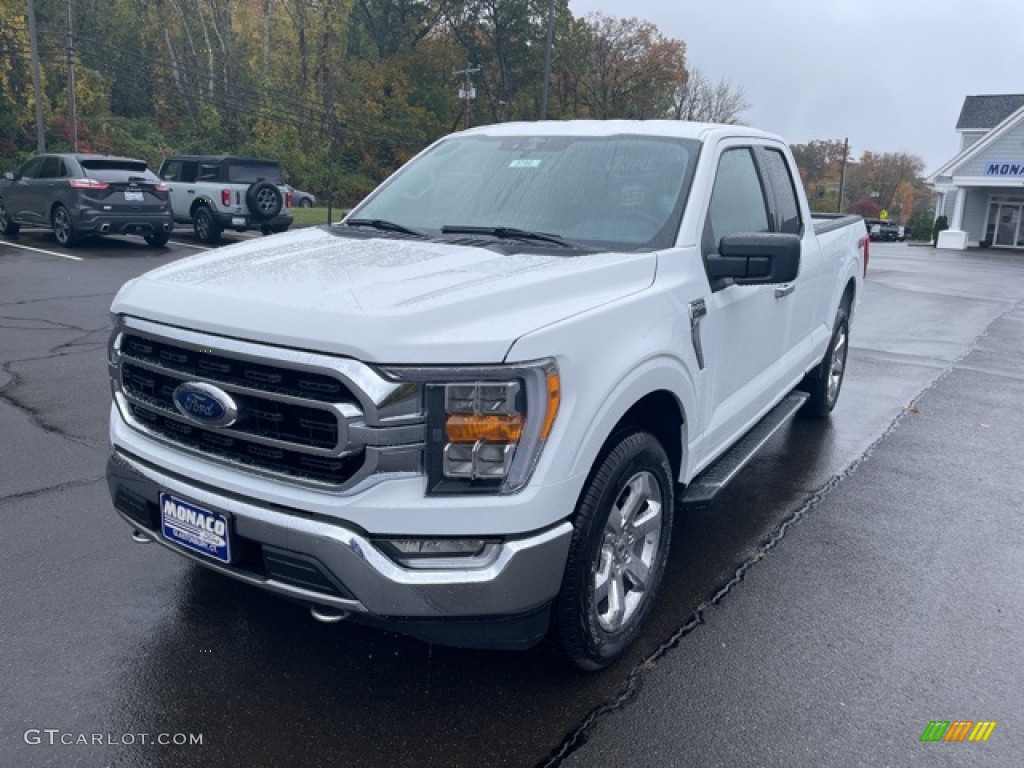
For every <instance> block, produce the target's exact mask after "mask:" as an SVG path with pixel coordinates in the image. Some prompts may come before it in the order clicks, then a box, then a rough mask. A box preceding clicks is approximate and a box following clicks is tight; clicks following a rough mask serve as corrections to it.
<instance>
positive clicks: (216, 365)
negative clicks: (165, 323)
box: [121, 333, 356, 403]
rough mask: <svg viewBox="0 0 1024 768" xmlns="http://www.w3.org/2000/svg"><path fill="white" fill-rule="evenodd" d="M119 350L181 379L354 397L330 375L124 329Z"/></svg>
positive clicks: (332, 398) (331, 399)
mask: <svg viewBox="0 0 1024 768" xmlns="http://www.w3.org/2000/svg"><path fill="white" fill-rule="evenodd" d="M121 354H122V355H124V356H125V357H126V358H128V359H133V360H139V361H141V362H146V363H150V364H152V365H159V366H160V367H162V368H166V369H167V370H168V371H173V372H174V373H175V374H179V375H180V376H182V377H184V380H189V381H192V380H194V381H200V380H202V381H210V382H212V383H214V384H231V385H234V386H238V387H245V388H247V389H255V390H261V391H264V392H270V393H274V394H277V395H287V396H290V397H298V398H302V399H304V400H314V401H318V402H322V403H337V402H348V403H353V402H355V401H356V398H355V397H354V396H353V394H352V393H351V392H350V391H349V390H348V388H347V387H346V386H345V385H344V384H342V383H341V382H340V381H338V380H337V379H335V378H333V377H331V376H328V375H325V374H322V373H316V372H313V371H304V370H301V369H294V368H282V367H279V366H272V365H265V364H262V363H258V362H254V361H251V360H245V359H240V358H234V357H228V356H226V355H223V354H218V353H217V352H216V351H215V350H213V349H209V350H205V349H203V350H195V349H189V348H187V347H182V346H179V345H176V344H171V343H169V342H165V341H158V340H156V339H152V338H149V337H147V336H141V335H137V334H132V333H126V334H125V335H124V338H123V339H122V341H121Z"/></svg>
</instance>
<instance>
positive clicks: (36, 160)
mask: <svg viewBox="0 0 1024 768" xmlns="http://www.w3.org/2000/svg"><path fill="white" fill-rule="evenodd" d="M43 160H44V158H42V157H33V158H32V159H31V160H29V161H28V162H27V163H25V164H24V165H23V166H21V170H20V171H18V177H19V178H22V179H38V178H39V169H40V167H42V165H43Z"/></svg>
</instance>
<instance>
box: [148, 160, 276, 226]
mask: <svg viewBox="0 0 1024 768" xmlns="http://www.w3.org/2000/svg"><path fill="white" fill-rule="evenodd" d="M160 178H161V179H163V181H164V183H165V184H167V186H168V187H169V188H170V195H171V206H172V208H173V209H174V220H175V221H177V222H180V223H182V224H191V225H192V227H193V229H194V231H195V234H196V237H198V238H199V239H200V240H202V241H203V242H205V243H216V242H217V241H219V240H220V236H221V233H222V232H223V231H224V230H225V229H233V230H235V231H236V232H244V231H246V230H250V229H258V230H260V231H261V232H262V233H263V234H265V235H269V234H270V233H271V232H284V231H285V230H287V229H288V227H289V226H291V223H292V221H294V218H293V217H292V215H291V214H290V213H289V212H288V209H289V208H290V207H291V204H292V203H291V193H290V192H289V191H288V188H287V185H286V184H285V182H284V175H283V174H282V173H281V166H280V164H279V163H278V162H277V161H275V160H263V159H259V158H255V157H232V156H230V155H177V156H174V157H168V158H167V159H165V160H164V161H163V163H162V164H161V166H160Z"/></svg>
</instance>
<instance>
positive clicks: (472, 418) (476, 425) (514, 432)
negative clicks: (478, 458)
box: [445, 413, 523, 443]
mask: <svg viewBox="0 0 1024 768" xmlns="http://www.w3.org/2000/svg"><path fill="white" fill-rule="evenodd" d="M445 434H447V436H448V440H449V441H450V442H453V443H475V442H476V441H477V440H483V441H485V442H488V443H515V442H518V440H519V438H520V436H522V434H523V416H522V414H519V413H516V414H511V415H486V416H482V415H469V414H461V413H455V414H452V415H451V416H449V417H448V421H447V423H445Z"/></svg>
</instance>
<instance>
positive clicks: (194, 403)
mask: <svg viewBox="0 0 1024 768" xmlns="http://www.w3.org/2000/svg"><path fill="white" fill-rule="evenodd" d="M173 400H174V407H175V408H177V409H178V411H179V412H180V413H181V414H182V415H183V416H185V417H186V418H188V419H190V420H191V421H194V422H195V423H196V424H201V425H203V426H205V427H230V426H231V425H232V424H234V423H235V422H236V421H237V420H238V406H237V405H236V404H235V401H234V400H232V399H231V395H229V394H228V393H227V392H225V391H224V390H223V389H220V388H218V387H215V386H213V385H212V384H206V383H203V382H200V381H186V382H185V383H184V384H180V385H179V386H178V387H177V388H176V389H175V390H174V395H173Z"/></svg>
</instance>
